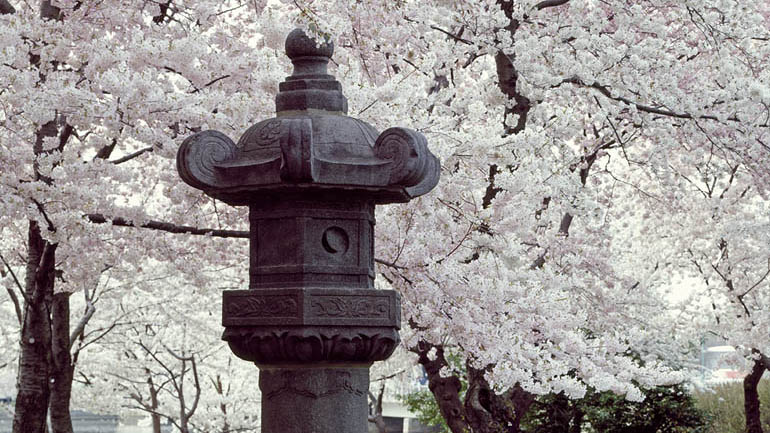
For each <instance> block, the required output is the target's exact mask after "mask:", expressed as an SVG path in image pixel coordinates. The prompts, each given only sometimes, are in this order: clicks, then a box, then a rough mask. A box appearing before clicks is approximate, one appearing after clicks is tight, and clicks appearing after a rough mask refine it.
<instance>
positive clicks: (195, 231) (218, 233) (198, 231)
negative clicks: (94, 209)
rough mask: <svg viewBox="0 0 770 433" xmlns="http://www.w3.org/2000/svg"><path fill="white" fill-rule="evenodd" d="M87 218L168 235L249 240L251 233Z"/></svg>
mask: <svg viewBox="0 0 770 433" xmlns="http://www.w3.org/2000/svg"><path fill="white" fill-rule="evenodd" d="M84 216H85V218H86V219H87V220H88V221H89V222H92V223H95V224H106V223H110V224H112V225H114V226H121V227H137V228H146V229H152V230H160V231H164V232H168V233H177V234H191V235H200V236H214V237H218V238H248V237H249V232H248V231H247V230H221V229H202V228H198V227H192V226H183V225H177V224H172V223H167V222H163V221H154V220H150V221H148V222H146V223H144V224H135V223H134V222H133V221H130V220H127V219H125V218H120V217H114V218H108V217H106V216H104V215H102V214H86V215H84Z"/></svg>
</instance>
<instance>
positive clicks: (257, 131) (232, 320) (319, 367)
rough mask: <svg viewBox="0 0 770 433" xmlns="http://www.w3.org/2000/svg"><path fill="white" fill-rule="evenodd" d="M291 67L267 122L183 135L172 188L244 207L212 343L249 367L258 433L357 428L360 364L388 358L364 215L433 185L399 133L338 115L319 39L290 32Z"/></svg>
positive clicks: (386, 306)
mask: <svg viewBox="0 0 770 433" xmlns="http://www.w3.org/2000/svg"><path fill="white" fill-rule="evenodd" d="M286 53H287V55H288V56H289V58H290V59H291V61H292V63H293V65H294V71H293V73H292V75H291V76H290V77H287V78H286V81H284V82H283V83H281V84H280V85H279V93H278V95H277V96H276V99H275V103H276V117H274V118H272V119H267V120H264V121H261V122H258V123H256V124H255V125H253V126H252V127H250V128H248V129H247V130H246V132H245V133H244V134H243V136H241V138H240V139H239V140H238V141H237V143H235V142H233V141H232V140H231V139H230V138H228V137H226V136H225V135H224V134H222V133H220V132H216V131H204V132H201V133H198V134H195V135H193V136H191V137H189V138H187V139H186V140H185V141H184V142H183V143H182V145H181V146H180V148H179V152H178V154H177V168H178V171H179V174H180V176H181V177H182V179H183V180H184V181H185V182H187V183H188V184H189V185H191V186H193V187H195V188H198V189H201V190H203V191H204V192H205V193H206V194H208V195H210V196H212V197H215V198H217V199H220V200H222V201H224V202H226V203H229V204H232V205H243V206H249V222H250V232H249V233H250V235H249V241H250V259H249V260H250V262H249V280H250V281H249V290H233V291H225V292H224V300H223V306H222V324H223V325H224V326H225V332H224V334H223V336H222V338H223V339H224V340H225V341H227V342H228V344H229V345H230V348H231V349H232V351H233V353H235V354H236V355H237V356H239V357H240V358H243V359H245V360H248V361H251V362H254V363H256V364H257V366H258V367H259V368H260V388H261V389H262V393H263V399H262V416H261V418H262V432H263V433H300V432H315V433H326V432H328V433H331V432H334V433H338V432H342V433H353V432H355V433H361V432H364V431H365V430H366V414H367V403H366V399H367V390H368V368H369V365H370V364H371V363H372V362H374V361H379V360H384V359H386V358H387V357H388V356H390V355H391V353H392V352H393V350H394V349H395V347H396V345H397V344H398V342H399V336H398V330H399V329H400V326H401V313H400V301H399V296H398V293H396V292H394V291H390V290H374V225H375V220H374V206H375V204H382V203H393V202H406V201H409V200H410V199H412V198H414V197H417V196H420V195H423V194H426V193H427V192H429V191H430V190H431V189H432V188H433V187H434V186H435V185H436V184H437V182H438V179H439V172H440V166H439V161H438V159H437V158H436V157H435V156H434V155H433V154H432V153H431V152H430V151H429V150H428V146H427V141H426V139H425V137H424V136H423V135H422V134H420V133H419V132H417V131H413V130H410V129H407V128H389V129H387V130H386V131H384V132H383V133H381V134H380V133H379V132H378V131H377V130H376V129H374V127H372V126H371V125H369V124H368V123H366V122H364V121H362V120H358V119H354V118H351V117H348V116H346V115H345V114H346V113H347V100H346V99H345V97H344V95H343V94H342V87H341V86H340V83H339V82H337V81H336V80H335V79H334V77H333V76H331V75H329V74H328V70H327V66H328V62H329V59H330V58H331V56H332V54H333V53H334V46H333V45H332V44H331V43H328V42H325V43H323V44H316V42H315V41H314V40H313V39H311V38H308V37H307V36H306V35H305V34H304V33H302V32H301V31H299V30H295V31H293V32H291V34H290V35H289V37H288V38H287V41H286Z"/></svg>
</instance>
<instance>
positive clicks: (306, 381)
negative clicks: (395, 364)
mask: <svg viewBox="0 0 770 433" xmlns="http://www.w3.org/2000/svg"><path fill="white" fill-rule="evenodd" d="M259 388H260V390H261V391H262V401H263V406H262V415H261V418H260V421H261V424H262V431H263V432H276V433H277V432H280V433H310V432H312V433H363V432H366V428H367V427H366V414H367V403H366V401H367V400H366V393H367V392H368V391H369V367H368V366H364V367H338V368H334V367H321V368H313V369H308V368H301V367H295V368H291V367H289V368H285V367H282V368H260V372H259ZM265 403H266V404H265Z"/></svg>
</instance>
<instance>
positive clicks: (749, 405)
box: [743, 359, 765, 433]
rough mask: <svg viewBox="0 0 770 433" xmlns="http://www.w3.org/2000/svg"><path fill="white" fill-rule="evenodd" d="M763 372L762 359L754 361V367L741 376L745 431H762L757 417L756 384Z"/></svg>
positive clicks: (762, 432) (757, 395) (760, 421)
mask: <svg viewBox="0 0 770 433" xmlns="http://www.w3.org/2000/svg"><path fill="white" fill-rule="evenodd" d="M764 372H765V365H764V364H763V363H762V360H761V359H759V360H756V361H754V368H752V369H751V373H749V374H748V375H747V376H746V377H744V378H743V407H744V409H745V413H746V433H764V431H763V430H762V420H761V419H760V417H759V393H758V392H757V385H758V384H759V380H760V379H762V374H763V373H764Z"/></svg>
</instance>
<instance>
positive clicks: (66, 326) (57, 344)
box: [50, 293, 75, 433]
mask: <svg viewBox="0 0 770 433" xmlns="http://www.w3.org/2000/svg"><path fill="white" fill-rule="evenodd" d="M69 296H70V294H69V293H57V294H55V295H54V296H53V305H52V309H51V321H52V324H53V328H52V337H53V338H52V341H51V346H52V347H51V351H52V355H53V356H52V358H53V365H52V372H51V382H50V389H51V403H50V411H51V430H52V432H53V433H73V431H72V418H71V417H70V396H71V394H72V379H73V373H74V371H75V366H74V365H72V356H71V355H70V336H69V330H70V299H69Z"/></svg>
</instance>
